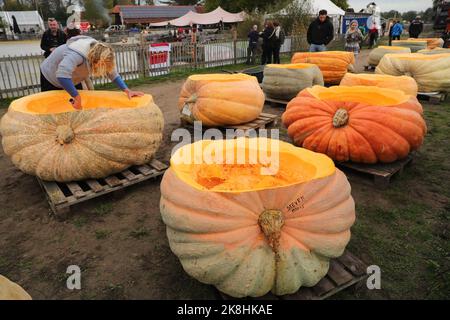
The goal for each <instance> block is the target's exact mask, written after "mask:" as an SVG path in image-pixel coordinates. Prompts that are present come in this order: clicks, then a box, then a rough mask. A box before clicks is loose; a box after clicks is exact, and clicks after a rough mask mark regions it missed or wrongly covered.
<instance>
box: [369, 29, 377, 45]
mask: <svg viewBox="0 0 450 320" xmlns="http://www.w3.org/2000/svg"><path fill="white" fill-rule="evenodd" d="M377 38H378V34H377V33H371V34H369V49H372V47H373V46H374V44H375V42H376V41H377Z"/></svg>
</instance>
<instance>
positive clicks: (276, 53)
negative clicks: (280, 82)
mask: <svg viewBox="0 0 450 320" xmlns="http://www.w3.org/2000/svg"><path fill="white" fill-rule="evenodd" d="M280 49H281V47H280V46H275V47H274V48H273V49H272V55H273V63H278V64H280Z"/></svg>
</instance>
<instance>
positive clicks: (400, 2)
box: [348, 0, 433, 12]
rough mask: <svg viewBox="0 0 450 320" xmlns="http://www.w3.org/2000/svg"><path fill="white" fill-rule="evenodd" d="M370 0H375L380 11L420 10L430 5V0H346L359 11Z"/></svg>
mask: <svg viewBox="0 0 450 320" xmlns="http://www.w3.org/2000/svg"><path fill="white" fill-rule="evenodd" d="M370 2H375V3H376V4H377V5H378V6H379V7H380V9H381V11H382V12H384V11H389V10H397V11H399V12H406V11H410V10H415V11H422V10H425V9H427V8H429V7H431V6H432V4H433V1H432V0H374V1H369V0H348V4H349V5H350V7H352V8H353V9H355V11H359V10H360V9H362V8H365V7H366V6H367V4H369V3H370Z"/></svg>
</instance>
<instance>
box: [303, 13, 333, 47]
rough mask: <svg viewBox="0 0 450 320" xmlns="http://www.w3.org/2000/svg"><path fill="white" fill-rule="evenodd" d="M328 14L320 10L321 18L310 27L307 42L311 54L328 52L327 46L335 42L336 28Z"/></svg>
mask: <svg viewBox="0 0 450 320" xmlns="http://www.w3.org/2000/svg"><path fill="white" fill-rule="evenodd" d="M327 14H328V12H327V11H326V10H320V11H319V17H318V18H317V19H316V20H314V21H313V22H311V24H310V25H309V28H308V35H307V40H308V43H309V45H310V47H309V51H311V52H319V51H325V50H327V48H326V46H327V45H328V44H329V43H330V42H331V40H333V37H334V28H333V24H332V23H331V20H330V18H329V17H328V16H327Z"/></svg>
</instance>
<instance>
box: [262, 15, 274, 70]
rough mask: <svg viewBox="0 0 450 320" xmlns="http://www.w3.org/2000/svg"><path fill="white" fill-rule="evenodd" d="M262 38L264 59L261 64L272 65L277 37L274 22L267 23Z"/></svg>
mask: <svg viewBox="0 0 450 320" xmlns="http://www.w3.org/2000/svg"><path fill="white" fill-rule="evenodd" d="M260 37H262V38H263V45H262V49H263V52H262V57H261V64H262V65H264V64H266V63H272V52H273V44H274V43H273V38H274V37H275V30H274V27H273V23H272V21H268V22H267V23H266V27H265V28H264V30H263V31H262V32H261V33H260Z"/></svg>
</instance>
